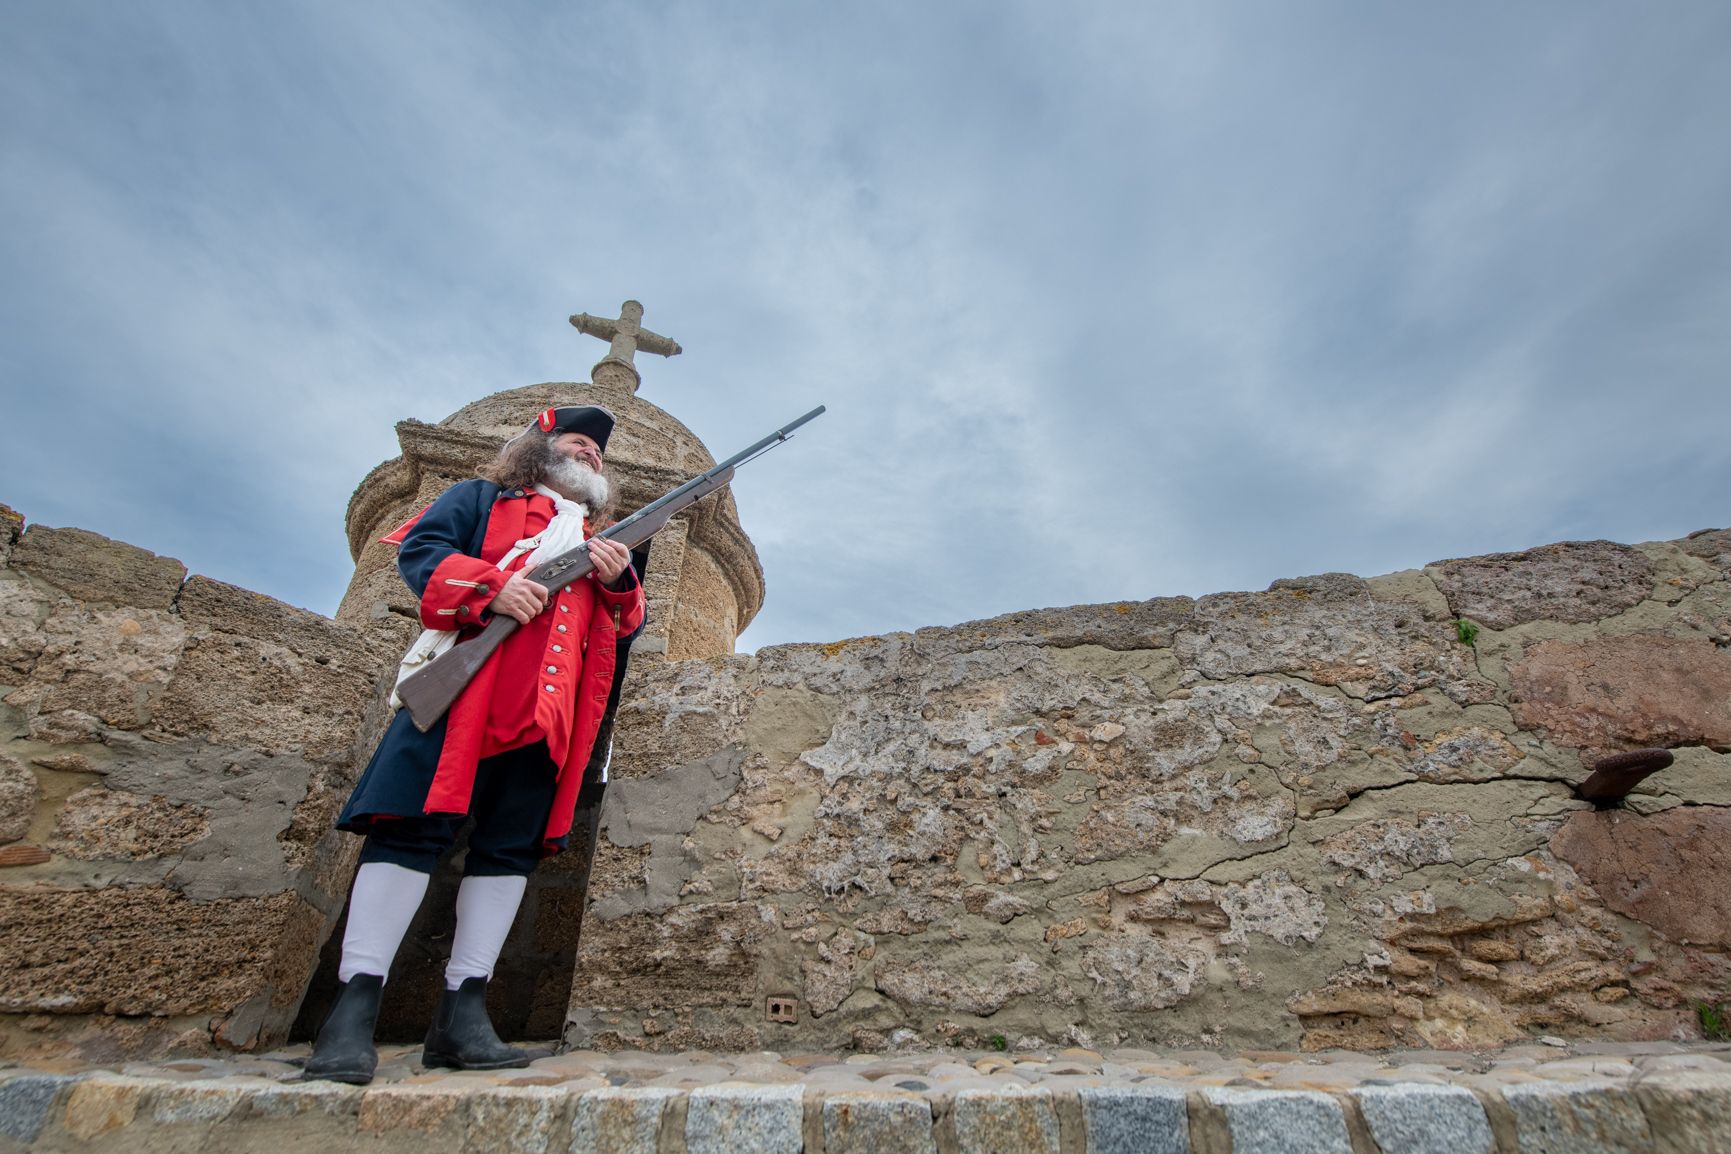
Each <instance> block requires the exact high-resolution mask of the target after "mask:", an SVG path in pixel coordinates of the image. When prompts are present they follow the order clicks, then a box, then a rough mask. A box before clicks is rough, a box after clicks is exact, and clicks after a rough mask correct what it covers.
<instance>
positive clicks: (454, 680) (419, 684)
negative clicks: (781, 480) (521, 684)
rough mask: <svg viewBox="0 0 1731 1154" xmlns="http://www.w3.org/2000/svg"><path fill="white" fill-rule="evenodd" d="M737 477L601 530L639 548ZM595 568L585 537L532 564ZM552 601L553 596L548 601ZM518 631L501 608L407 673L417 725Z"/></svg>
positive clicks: (539, 574)
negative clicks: (467, 635) (483, 623)
mask: <svg viewBox="0 0 1731 1154" xmlns="http://www.w3.org/2000/svg"><path fill="white" fill-rule="evenodd" d="M807 419H809V417H808V418H807ZM731 480H733V464H732V462H731V461H728V462H723V463H722V464H720V465H717V466H716V467H715V468H713V469H711V470H709V471H708V472H706V473H702V474H699V475H698V476H697V477H694V478H692V480H690V481H687V482H686V483H685V484H684V485H681V486H680V487H679V488H677V489H675V490H673V491H672V492H671V493H668V494H667V495H666V496H664V497H661V498H660V499H658V500H656V501H655V502H653V503H652V504H649V505H645V506H644V507H643V508H642V509H640V510H638V511H637V512H636V513H634V514H632V515H631V516H630V517H627V518H626V519H625V520H623V521H620V522H618V523H616V524H614V525H612V526H609V527H608V528H607V529H604V530H602V531H601V532H600V533H597V534H596V536H597V537H605V538H607V539H608V540H610V541H617V542H618V543H619V544H621V545H623V546H625V547H626V548H627V549H635V548H636V547H637V546H639V545H641V544H643V542H645V541H647V540H649V538H651V537H653V536H654V535H655V534H656V533H658V532H660V531H661V530H662V529H663V528H665V527H666V525H667V522H668V521H669V520H670V519H671V518H672V517H673V515H674V514H675V513H678V512H680V511H682V510H684V509H688V508H690V507H691V506H692V505H695V504H696V503H697V502H698V501H701V500H702V499H703V498H705V497H707V496H709V494H711V493H713V492H715V491H716V490H717V489H719V488H721V487H722V486H723V485H726V484H727V483H728V482H729V481H731ZM594 568H595V562H594V560H593V559H592V558H591V557H590V556H589V546H588V544H587V543H585V544H582V545H579V546H578V547H577V548H575V549H572V550H571V551H569V552H567V553H561V554H559V556H557V557H553V558H550V559H549V560H546V561H543V562H542V563H541V564H539V565H537V566H536V567H535V568H534V569H533V570H531V571H530V573H529V575H528V576H529V579H530V580H531V581H534V582H535V583H537V584H539V585H546V586H549V587H552V586H556V585H569V584H571V583H572V582H573V581H581V580H583V579H584V578H586V577H588V576H589V574H590V573H591V572H592V571H593V570H594ZM551 603H552V602H551V599H549V602H548V604H549V605H551ZM516 631H517V619H516V618H514V617H507V616H505V615H504V614H502V613H501V614H497V615H495V616H494V617H493V619H492V620H491V621H489V622H487V624H486V627H485V628H483V629H482V630H481V632H480V633H478V634H476V635H475V636H473V637H471V638H469V639H467V640H460V641H458V643H457V644H456V645H453V646H452V647H451V648H449V649H447V650H446V651H445V652H444V653H441V654H440V655H439V656H438V657H436V658H434V659H433V660H432V661H431V662H429V663H428V664H427V665H426V666H425V667H424V668H421V669H418V670H416V671H415V672H414V673H411V674H410V675H409V676H407V677H405V678H403V680H402V682H401V683H399V684H398V686H397V699H398V700H399V701H401V702H402V703H403V705H404V706H405V707H406V708H407V709H408V711H409V716H410V718H412V719H413V721H414V723H415V728H417V729H419V730H420V731H421V732H422V733H425V732H426V731H427V730H429V729H431V728H433V726H434V725H435V724H437V723H438V720H439V718H441V717H443V716H444V715H445V711H446V710H448V709H450V708H451V703H452V702H454V701H456V700H457V697H458V695H459V694H461V693H462V692H463V687H464V686H466V685H468V684H469V682H470V681H471V680H473V679H474V677H475V674H477V673H479V672H480V671H481V666H483V665H485V664H486V663H487V658H489V657H491V656H492V655H493V652H494V651H495V650H496V649H498V648H499V646H501V645H503V644H504V643H505V638H507V637H509V636H511V634H513V633H515V632H516Z"/></svg>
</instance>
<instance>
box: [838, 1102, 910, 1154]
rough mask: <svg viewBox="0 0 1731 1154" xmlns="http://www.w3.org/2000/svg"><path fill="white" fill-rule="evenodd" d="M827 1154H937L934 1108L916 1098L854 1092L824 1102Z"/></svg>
mask: <svg viewBox="0 0 1731 1154" xmlns="http://www.w3.org/2000/svg"><path fill="white" fill-rule="evenodd" d="M823 1148H824V1154H937V1148H938V1147H937V1140H936V1138H935V1137H934V1136H933V1134H932V1105H931V1103H930V1102H929V1101H928V1100H926V1099H925V1098H922V1097H920V1096H919V1095H917V1094H892V1093H885V1092H881V1091H876V1092H874V1091H870V1090H854V1091H842V1092H840V1093H836V1094H829V1095H826V1096H825V1097H824V1099H823Z"/></svg>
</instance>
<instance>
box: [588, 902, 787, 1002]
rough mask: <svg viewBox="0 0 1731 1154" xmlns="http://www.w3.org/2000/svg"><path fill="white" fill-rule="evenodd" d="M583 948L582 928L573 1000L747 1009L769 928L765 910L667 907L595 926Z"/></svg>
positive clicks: (736, 905) (742, 905)
mask: <svg viewBox="0 0 1731 1154" xmlns="http://www.w3.org/2000/svg"><path fill="white" fill-rule="evenodd" d="M602 924H603V925H605V927H606V929H605V931H604V932H603V933H601V934H595V935H593V936H594V937H596V938H604V939H605V942H606V946H605V948H604V949H595V950H591V946H590V943H591V933H590V932H589V929H590V928H589V927H586V928H585V932H584V935H583V939H582V943H581V945H580V947H579V948H580V954H579V957H578V962H577V981H576V986H575V987H574V990H573V1002H574V1003H575V1004H580V1005H584V1006H593V1007H609V1006H636V1007H643V1008H647V1009H658V1008H663V1007H666V1008H686V1007H693V1006H749V1005H751V1004H752V1002H753V995H754V993H755V990H756V986H757V970H758V961H759V957H758V951H759V947H760V945H761V943H762V942H763V940H764V939H765V938H766V937H768V936H769V934H770V933H771V932H772V931H773V929H774V912H773V910H772V909H770V908H768V907H764V906H759V905H757V904H755V903H751V902H715V903H709V904H704V905H682V906H675V907H674V908H672V909H670V910H666V911H663V912H660V913H656V914H630V915H627V916H624V917H620V918H616V919H613V920H612V921H610V922H606V923H602Z"/></svg>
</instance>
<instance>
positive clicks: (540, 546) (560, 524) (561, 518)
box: [391, 485, 589, 709]
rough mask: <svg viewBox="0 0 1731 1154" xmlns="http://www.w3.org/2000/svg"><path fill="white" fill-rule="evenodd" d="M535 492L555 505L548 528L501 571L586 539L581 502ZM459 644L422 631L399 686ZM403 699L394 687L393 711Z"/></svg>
mask: <svg viewBox="0 0 1731 1154" xmlns="http://www.w3.org/2000/svg"><path fill="white" fill-rule="evenodd" d="M535 491H536V492H537V493H539V494H541V495H542V496H543V497H546V498H548V499H550V500H551V501H552V502H553V508H554V513H553V519H552V520H551V521H549V522H547V527H546V528H545V529H542V530H541V531H540V532H539V533H537V534H535V535H534V536H533V537H525V538H523V539H522V540H521V541H518V542H517V543H516V544H515V545H513V546H511V547H510V548H509V549H508V550H506V551H505V555H504V556H503V557H501V558H499V564H498V568H499V569H500V570H503V569H505V568H506V567H507V566H508V565H510V564H511V562H513V561H515V560H516V559H517V558H519V557H521V556H522V555H523V554H525V553H527V554H529V559H528V560H527V561H526V562H524V563H523V568H524V570H525V571H527V570H530V569H533V568H534V567H535V566H537V565H539V564H540V563H541V562H543V561H550V560H552V559H553V558H554V557H557V556H558V555H559V554H561V553H569V552H570V551H571V550H573V549H575V548H577V546H579V545H581V544H583V542H584V541H585V540H587V539H588V538H587V536H586V535H585V534H584V532H583V518H585V517H587V516H588V515H589V507H588V506H587V505H585V504H583V502H581V501H571V500H567V499H566V498H564V497H562V496H560V495H559V494H558V493H555V492H554V491H553V490H551V489H549V488H548V487H547V486H545V485H536V486H535ZM456 643H457V631H456V630H455V629H423V630H422V631H421V635H420V636H419V637H417V638H415V643H414V644H413V645H411V646H409V651H408V652H407V653H405V654H403V660H402V661H401V662H400V663H399V664H398V666H397V681H396V685H401V684H402V683H403V678H405V677H407V676H408V675H409V674H411V673H413V672H415V670H417V669H419V668H421V666H423V665H425V664H427V662H429V661H431V660H433V659H434V658H435V657H437V656H439V655H440V654H441V653H443V652H445V650H447V649H449V648H450V647H451V646H453V645H455V644H456ZM402 707H403V702H402V699H401V698H399V697H398V696H397V690H396V686H392V687H391V708H392V709H401V708H402Z"/></svg>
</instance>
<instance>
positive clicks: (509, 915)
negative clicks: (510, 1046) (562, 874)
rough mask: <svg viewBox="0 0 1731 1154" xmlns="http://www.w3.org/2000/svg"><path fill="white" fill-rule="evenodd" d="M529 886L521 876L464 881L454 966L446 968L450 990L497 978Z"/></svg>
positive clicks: (459, 899)
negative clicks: (473, 980) (467, 980)
mask: <svg viewBox="0 0 1731 1154" xmlns="http://www.w3.org/2000/svg"><path fill="white" fill-rule="evenodd" d="M528 884H529V879H528V878H526V877H523V876H521V875H517V874H508V875H506V876H504V877H467V878H464V879H463V884H462V887H461V888H459V889H458V890H457V934H456V937H455V938H454V939H453V940H452V942H451V963H450V965H448V966H446V967H445V987H446V988H447V989H451V990H454V989H456V988H457V987H458V986H461V985H462V984H463V979H465V978H491V977H492V976H493V966H494V965H495V964H497V962H498V961H499V951H500V950H502V949H504V948H505V938H506V936H507V935H508V934H510V932H511V923H512V922H514V921H516V920H517V906H518V904H519V903H521V902H522V900H523V890H524V889H525V888H526V887H527V886H528Z"/></svg>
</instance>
